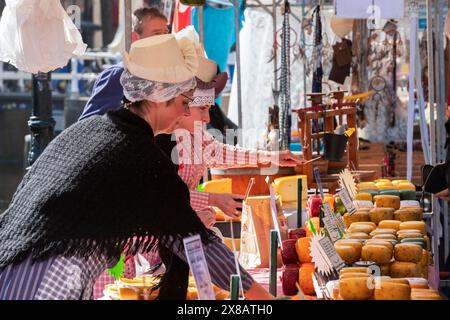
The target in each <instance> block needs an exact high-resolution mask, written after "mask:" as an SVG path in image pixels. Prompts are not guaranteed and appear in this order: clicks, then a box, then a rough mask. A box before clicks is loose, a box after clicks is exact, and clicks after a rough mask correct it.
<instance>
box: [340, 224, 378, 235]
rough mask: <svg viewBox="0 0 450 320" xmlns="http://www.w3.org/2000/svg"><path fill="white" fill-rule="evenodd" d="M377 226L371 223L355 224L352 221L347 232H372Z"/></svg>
mask: <svg viewBox="0 0 450 320" xmlns="http://www.w3.org/2000/svg"><path fill="white" fill-rule="evenodd" d="M374 229H375V228H374V227H373V226H370V225H354V223H352V224H351V225H350V228H348V229H347V233H356V232H364V233H367V234H370V233H371V232H372V231H373V230H374Z"/></svg>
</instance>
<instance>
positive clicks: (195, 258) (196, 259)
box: [183, 234, 216, 300]
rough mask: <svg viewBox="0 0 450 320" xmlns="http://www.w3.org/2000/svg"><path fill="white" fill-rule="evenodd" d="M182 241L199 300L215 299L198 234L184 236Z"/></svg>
mask: <svg viewBox="0 0 450 320" xmlns="http://www.w3.org/2000/svg"><path fill="white" fill-rule="evenodd" d="M183 243H184V249H185V250H186V257H187V260H188V263H189V267H190V268H191V271H192V274H193V276H194V280H195V285H196V286H197V291H198V297H199V300H216V295H215V293H214V289H213V286H212V282H211V275H210V274H209V270H208V265H207V263H206V259H205V253H204V251H203V245H202V241H201V239H200V236H199V235H198V234H197V235H195V236H192V237H188V238H184V239H183Z"/></svg>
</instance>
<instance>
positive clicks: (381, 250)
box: [361, 244, 392, 264]
mask: <svg viewBox="0 0 450 320" xmlns="http://www.w3.org/2000/svg"><path fill="white" fill-rule="evenodd" d="M361 258H362V260H365V261H373V262H375V263H377V264H387V263H389V262H390V261H391V259H392V250H389V249H388V248H387V247H385V246H383V245H377V244H367V245H365V246H364V247H363V248H362V252H361Z"/></svg>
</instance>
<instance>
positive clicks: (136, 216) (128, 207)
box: [0, 109, 213, 268]
mask: <svg viewBox="0 0 450 320" xmlns="http://www.w3.org/2000/svg"><path fill="white" fill-rule="evenodd" d="M190 233H200V235H201V236H202V239H203V241H204V243H207V242H209V241H210V239H211V237H213V236H212V234H211V233H210V232H209V231H208V230H207V229H206V228H205V227H204V226H203V224H202V222H201V221H200V219H199V218H198V217H197V215H196V213H195V211H194V210H192V208H191V207H190V203H189V191H188V188H187V186H186V185H185V184H184V183H183V181H182V180H181V179H180V177H179V176H178V175H177V173H176V172H175V170H174V166H173V163H172V162H171V161H170V159H169V158H167V156H165V155H164V153H163V152H162V151H161V150H160V149H159V147H157V146H156V145H155V143H154V134H153V131H152V129H151V127H150V126H149V125H148V124H147V123H146V122H145V121H144V120H143V119H141V118H140V117H138V116H136V115H135V114H133V113H131V112H130V111H128V110H125V109H120V110H118V111H113V112H110V113H108V114H107V115H105V116H103V117H100V116H94V117H91V118H88V119H86V120H83V121H81V122H78V123H76V124H74V125H73V126H71V127H70V128H68V129H67V130H65V131H64V132H63V133H61V134H60V135H59V136H58V137H57V138H56V139H55V140H53V141H52V143H50V145H49V146H48V147H47V149H46V150H45V152H44V153H43V154H42V155H41V156H40V158H39V159H38V160H37V162H36V163H35V164H34V165H33V166H32V168H31V169H30V171H29V172H28V173H27V174H26V175H25V177H24V179H23V181H22V182H21V184H20V185H19V187H18V189H17V191H16V193H15V194H14V197H13V200H12V202H11V205H10V207H9V208H8V209H7V210H6V211H5V213H4V214H2V215H1V216H0V268H2V267H5V266H6V265H9V264H12V263H18V262H21V261H22V260H23V259H24V258H26V257H27V256H28V255H30V254H31V255H32V256H33V258H35V259H38V260H40V259H45V258H46V257H49V256H53V255H58V254H65V255H77V256H82V257H86V256H88V255H90V254H92V253H93V252H94V251H96V250H97V249H98V250H100V252H102V253H104V254H106V255H107V256H108V257H113V256H117V255H118V254H119V253H120V251H121V250H123V249H125V248H128V249H127V250H126V251H127V252H126V254H135V253H136V252H137V251H140V252H148V251H150V250H151V249H152V248H154V246H155V245H156V244H157V243H159V245H160V246H161V245H164V246H165V247H169V248H170V246H171V245H172V243H168V241H167V239H168V236H172V237H173V239H181V238H182V237H185V236H187V235H189V234H190ZM133 237H137V241H134V242H133V243H134V244H133V245H132V246H130V245H129V244H130V240H131V239H132V238H133ZM157 240H158V241H159V242H158V241H157ZM181 243H182V242H181Z"/></svg>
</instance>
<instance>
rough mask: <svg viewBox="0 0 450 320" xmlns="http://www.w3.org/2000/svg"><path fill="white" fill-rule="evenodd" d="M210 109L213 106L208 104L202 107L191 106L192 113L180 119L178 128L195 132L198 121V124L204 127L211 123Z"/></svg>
mask: <svg viewBox="0 0 450 320" xmlns="http://www.w3.org/2000/svg"><path fill="white" fill-rule="evenodd" d="M209 109H211V106H208V105H205V106H201V107H191V108H190V111H191V114H190V115H188V116H184V117H183V118H181V119H180V122H179V127H178V128H180V129H185V130H187V131H189V132H190V133H192V134H194V130H195V124H196V123H198V124H197V126H201V127H204V126H205V125H206V124H208V123H209V121H210V119H209Z"/></svg>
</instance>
